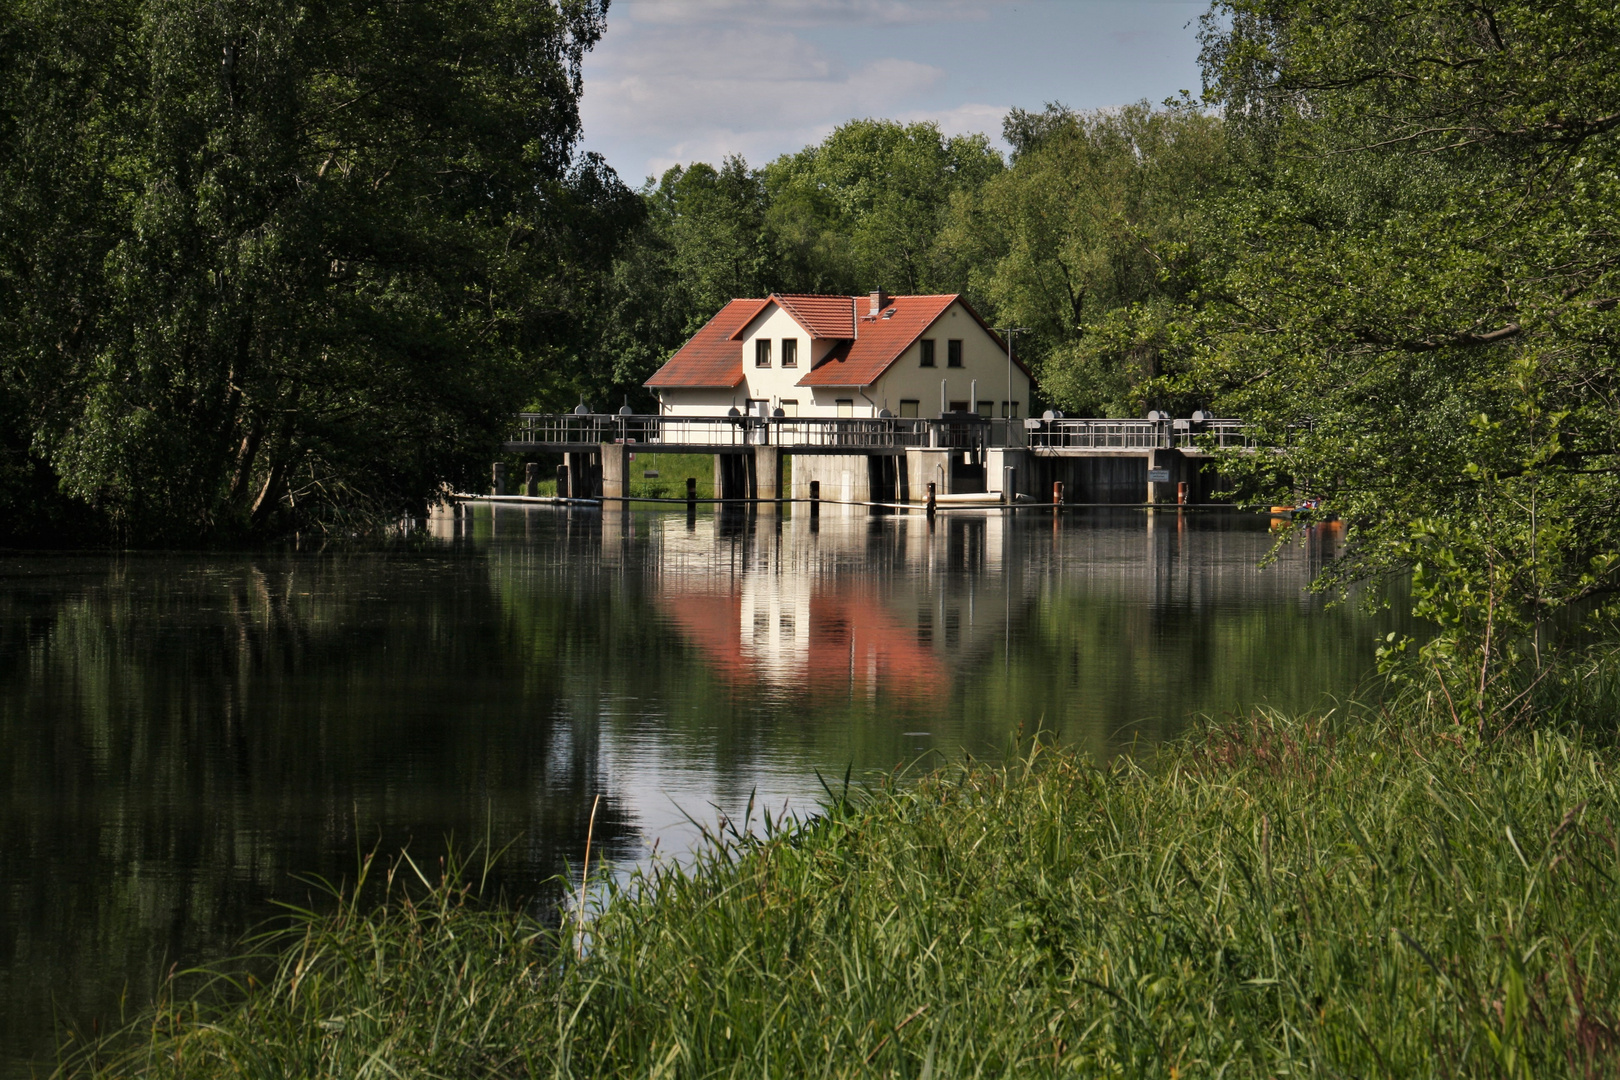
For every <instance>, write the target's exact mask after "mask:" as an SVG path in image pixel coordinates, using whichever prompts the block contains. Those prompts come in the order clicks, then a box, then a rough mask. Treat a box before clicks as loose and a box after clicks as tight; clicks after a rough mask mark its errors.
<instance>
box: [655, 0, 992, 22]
mask: <svg viewBox="0 0 1620 1080" xmlns="http://www.w3.org/2000/svg"><path fill="white" fill-rule="evenodd" d="M1007 2H1009V0H635V2H633V3H631V4H630V5H629V12H630V17H631V18H632V19H634V20H635V21H637V22H641V23H663V24H675V25H683V26H685V25H693V24H703V23H711V24H712V23H721V22H726V23H733V24H735V23H752V24H769V25H772V26H829V25H836V24H840V23H843V24H849V25H865V26H871V25H879V26H883V25H888V26H894V25H904V24H908V23H910V24H916V23H925V22H943V21H946V20H958V19H975V20H977V19H985V18H989V15H990V12H989V9H990V8H992V7H995V6H996V5H998V4H1001V3H1007Z"/></svg>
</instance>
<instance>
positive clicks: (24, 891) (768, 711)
mask: <svg viewBox="0 0 1620 1080" xmlns="http://www.w3.org/2000/svg"><path fill="white" fill-rule="evenodd" d="M471 524H472V527H473V529H474V534H475V538H476V541H477V542H476V544H475V545H474V550H472V551H468V550H466V549H465V548H464V547H462V546H459V545H460V544H461V543H462V542H461V541H455V542H452V543H451V544H448V545H446V546H444V547H442V548H438V549H430V550H426V551H415V552H399V553H394V554H372V555H347V556H343V555H339V556H322V557H307V556H291V555H289V556H285V557H262V556H255V557H241V558H236V557H229V556H220V557H210V558H206V559H204V558H163V557H157V556H153V557H143V558H129V559H122V560H108V559H95V558H48V559H38V560H32V561H28V562H25V563H21V564H14V565H21V566H23V567H25V568H26V569H27V570H28V571H29V573H28V574H25V575H23V576H14V577H11V578H9V579H4V580H0V680H3V681H0V778H3V780H4V782H5V792H4V795H0V800H3V801H0V882H3V883H4V884H3V887H0V1017H3V1019H0V1035H3V1036H4V1037H6V1038H7V1039H8V1042H9V1044H10V1045H11V1046H13V1047H23V1048H25V1049H30V1048H31V1049H33V1050H35V1051H43V1050H45V1049H46V1048H47V1046H48V1043H49V1040H50V1034H49V1025H50V1021H49V1017H50V1015H51V1014H50V1002H49V999H48V998H47V997H46V996H45V995H46V994H48V993H50V992H55V993H56V995H57V997H58V1000H59V1001H60V1002H61V1004H62V1005H63V1006H64V1009H65V1012H66V1013H67V1014H69V1015H79V1016H84V1015H89V1014H90V1013H91V1012H92V1011H94V1010H96V1009H104V1008H105V1007H106V1006H107V1005H109V1004H110V1002H111V1000H112V999H113V998H114V997H115V996H116V995H117V994H118V993H119V992H120V990H122V989H123V987H124V986H125V985H126V984H127V985H128V986H129V988H130V989H131V991H132V992H133V995H134V996H135V997H136V998H137V999H138V998H139V997H140V996H141V995H142V994H144V993H145V992H146V991H147V990H149V988H150V987H151V986H152V985H154V983H155V982H156V980H157V978H158V977H159V974H160V972H161V971H162V970H163V969H164V968H165V967H166V966H167V964H168V963H169V962H170V961H172V960H174V959H182V960H187V961H189V960H192V959H195V958H197V957H200V956H207V955H210V954H217V953H218V952H219V951H221V950H222V949H227V948H229V947H230V946H231V944H232V943H233V942H234V941H235V939H236V937H237V935H238V934H240V933H241V932H242V931H243V930H245V929H246V928H247V927H248V926H249V925H250V924H251V923H253V922H256V921H258V920H260V919H262V918H264V917H265V916H266V915H268V914H269V913H270V912H271V909H270V907H269V906H268V901H269V900H270V899H271V898H276V897H281V898H302V896H303V895H304V893H305V890H304V888H303V887H302V886H299V885H298V884H297V883H296V882H294V881H293V879H292V875H294V874H311V873H313V874H321V875H325V876H327V877H330V878H333V879H337V878H341V877H343V876H344V875H346V874H349V873H351V872H352V869H353V867H354V864H355V858H356V854H355V853H356V849H357V847H360V848H369V847H370V846H371V845H372V844H373V843H380V844H381V846H382V847H383V849H384V850H392V849H396V848H397V847H398V846H399V845H401V844H403V843H405V842H406V841H411V842H412V850H413V851H414V852H415V853H417V854H419V855H422V856H424V857H425V858H426V859H427V860H428V861H429V862H430V863H431V862H433V861H434V860H435V857H436V854H437V852H438V851H439V849H440V847H441V844H442V838H443V836H444V835H445V834H446V833H447V832H450V831H454V832H455V833H456V835H457V836H458V837H460V838H461V839H462V840H463V841H470V840H471V839H473V838H475V837H481V836H483V835H484V832H485V828H486V826H487V827H488V829H489V831H490V832H491V834H492V835H493V836H495V837H496V838H497V840H498V841H500V842H505V841H508V840H512V839H514V838H516V839H517V846H515V847H514V848H513V849H512V850H511V852H510V853H509V854H508V856H507V857H506V861H505V863H504V865H503V867H502V870H501V875H500V877H499V878H498V884H500V885H501V886H503V887H505V888H506V889H507V891H508V892H509V893H515V894H522V895H533V894H534V893H535V892H536V891H537V890H539V889H540V887H541V882H542V881H543V880H544V879H545V878H547V877H548V876H549V875H551V874H552V873H554V872H555V871H557V870H558V869H560V868H561V866H562V863H563V860H564V859H565V858H570V859H574V860H576V861H577V858H578V855H579V853H580V851H581V850H582V848H583V845H584V834H585V829H586V818H587V815H588V813H589V809H590V801H591V798H592V796H594V795H595V794H596V793H597V792H599V791H600V792H603V793H604V795H605V796H606V798H605V800H604V804H603V807H602V811H601V814H600V817H599V819H598V821H597V830H596V837H597V840H598V842H599V843H601V844H603V845H604V846H605V847H607V848H608V849H609V850H610V851H615V852H618V853H621V854H629V853H631V852H633V851H635V850H638V848H637V840H638V838H637V837H636V836H635V835H634V833H633V827H634V824H635V823H634V822H633V821H631V820H628V817H629V814H630V811H629V810H628V809H627V807H628V806H629V805H630V803H631V800H632V797H633V793H630V792H626V791H616V790H615V785H616V784H619V783H621V782H622V781H621V780H620V779H619V778H618V777H617V776H616V775H614V771H615V770H616V769H618V768H620V767H622V766H624V765H626V763H630V764H632V765H633V764H635V763H637V762H638V761H646V762H650V763H652V764H654V765H656V766H657V767H658V768H659V769H663V770H667V772H668V773H684V774H686V775H691V776H701V777H702V778H703V779H704V780H705V781H706V783H707V784H708V786H709V787H710V788H711V789H712V790H713V791H714V792H715V793H716V796H717V797H719V798H721V799H724V800H729V804H731V805H738V804H740V803H741V802H743V801H745V800H746V798H747V796H748V793H749V791H750V789H751V788H752V786H753V785H754V784H755V783H756V782H758V778H759V776H760V775H761V770H762V763H768V764H770V765H771V767H773V768H776V769H778V770H781V769H790V770H797V772H798V774H800V775H802V776H804V777H806V778H808V777H809V776H810V775H811V770H813V769H821V770H822V771H823V773H824V774H832V775H842V772H843V769H844V767H845V766H846V765H853V766H854V768H855V769H856V771H857V773H859V772H860V771H861V770H864V769H868V768H873V767H888V766H891V765H893V764H895V763H897V762H902V761H907V760H910V759H912V758H914V757H915V756H916V755H917V754H918V753H919V752H920V751H922V750H923V749H926V748H927V747H928V746H929V745H934V746H938V747H939V748H941V749H944V750H946V751H954V750H956V749H957V748H959V747H963V746H966V747H970V748H973V749H974V750H975V751H980V750H983V749H994V748H996V747H997V746H999V745H1001V743H1002V740H1003V739H1004V737H1005V736H1006V734H1008V733H1009V732H1011V731H1012V730H1014V729H1015V728H1016V727H1017V726H1019V725H1020V724H1022V725H1024V726H1025V728H1026V730H1028V729H1030V728H1033V727H1034V726H1036V725H1037V724H1044V725H1045V726H1046V727H1048V728H1050V729H1053V730H1056V731H1058V732H1059V733H1061V734H1062V735H1063V736H1064V737H1065V738H1067V739H1069V740H1070V741H1073V742H1079V743H1083V744H1085V745H1088V746H1092V747H1094V748H1095V749H1097V750H1098V751H1099V752H1103V753H1106V752H1108V751H1109V750H1110V749H1112V748H1114V747H1116V746H1118V745H1120V744H1121V743H1122V742H1126V741H1129V740H1130V739H1131V738H1132V737H1134V736H1135V735H1137V734H1145V735H1147V736H1149V737H1158V736H1160V735H1162V734H1165V733H1168V732H1170V731H1172V730H1174V729H1175V728H1176V727H1177V726H1178V725H1179V723H1180V722H1181V718H1182V717H1183V716H1185V714H1186V712H1187V711H1189V710H1191V709H1209V710H1220V709H1223V708H1227V707H1230V705H1232V704H1235V703H1237V702H1241V701H1247V700H1254V699H1255V697H1256V696H1270V697H1272V698H1274V699H1277V700H1280V701H1284V702H1287V701H1302V700H1308V699H1309V698H1310V697H1311V696H1312V695H1314V693H1315V692H1316V691H1317V690H1318V689H1320V688H1321V687H1322V686H1324V685H1330V686H1347V685H1348V684H1349V683H1350V682H1353V680H1354V678H1355V676H1356V675H1357V674H1359V673H1360V671H1361V670H1363V669H1364V668H1365V666H1366V662H1367V659H1368V655H1369V645H1370V638H1371V634H1370V632H1369V629H1370V628H1369V626H1368V624H1366V623H1364V622H1361V621H1359V620H1358V617H1357V616H1356V615H1355V613H1354V612H1353V611H1352V610H1349V609H1345V610H1341V611H1337V612H1329V613H1327V615H1325V616H1324V615H1323V613H1321V612H1320V611H1319V610H1318V605H1317V603H1316V602H1315V601H1312V600H1309V599H1306V598H1303V597H1302V594H1301V592H1300V588H1301V586H1302V585H1303V584H1304V583H1305V581H1306V580H1307V578H1308V576H1309V573H1310V571H1311V569H1312V560H1313V559H1319V558H1320V557H1322V555H1321V548H1320V546H1318V547H1317V548H1313V549H1308V550H1303V551H1297V552H1291V553H1290V554H1289V555H1288V556H1287V557H1286V558H1285V559H1284V560H1283V561H1282V562H1281V563H1279V564H1278V565H1276V566H1273V567H1271V568H1269V569H1265V570H1260V569H1257V567H1256V563H1257V562H1258V560H1259V558H1260V556H1261V555H1262V554H1263V553H1264V552H1265V550H1266V548H1267V545H1268V544H1269V537H1268V534H1267V532H1266V529H1265V525H1264V523H1263V522H1259V523H1257V522H1254V521H1253V520H1252V519H1242V518H1235V517H1219V516H1209V517H1199V518H1194V517H1191V516H1189V517H1186V518H1178V517H1177V516H1175V515H1159V516H1158V517H1156V518H1154V519H1153V524H1152V528H1151V530H1150V529H1149V528H1148V527H1147V524H1146V521H1145V519H1144V518H1143V517H1141V516H1140V515H1138V514H1134V513H1129V514H1121V515H1114V516H1109V515H1106V514H1104V515H1093V516H1091V517H1088V518H1085V519H1080V518H1072V519H1069V518H1066V519H1064V520H1063V521H1062V522H1061V523H1059V524H1058V525H1057V526H1056V527H1054V526H1053V525H1052V522H1051V521H1050V518H1049V517H1047V516H1042V515H1039V514H1036V515H1031V516H1026V517H1021V518H1020V520H1019V522H1018V523H1017V525H1016V527H1011V528H1009V526H1010V525H1011V523H1009V522H1006V521H1003V520H1002V519H1000V518H999V517H994V516H985V515H982V514H981V515H972V514H942V515H940V517H939V518H938V519H937V520H936V522H935V524H934V526H933V527H932V528H930V527H929V525H928V523H927V522H926V521H925V520H924V519H922V518H921V517H920V516H910V517H905V516H901V517H869V516H867V515H864V514H859V515H850V516H845V515H844V514H842V513H841V512H837V511H829V512H827V513H825V514H824V515H823V516H822V517H821V518H820V519H819V520H818V521H817V522H816V523H815V527H814V528H812V524H811V522H810V520H809V519H808V518H807V517H806V516H804V515H795V516H787V517H783V516H779V515H776V514H774V513H771V512H769V511H765V512H756V513H753V514H747V513H744V514H740V515H729V516H725V517H722V518H721V519H719V520H717V519H716V518H715V517H714V516H712V515H710V514H707V513H705V514H702V515H697V516H694V517H693V518H691V519H688V518H687V516H686V515H684V514H681V513H676V514H674V515H667V514H646V513H632V514H629V515H624V514H618V515H615V514H601V513H598V512H595V511H591V512H585V513H578V512H576V513H571V514H560V513H556V512H552V511H549V510H548V511H544V512H538V513H508V512H505V511H503V512H502V513H501V515H500V516H499V517H497V518H495V519H493V520H492V519H491V518H490V517H488V516H487V515H486V516H484V517H481V518H478V519H475V520H474V521H473V522H472V523H471ZM695 627H707V628H709V629H708V631H705V632H712V634H713V635H714V637H713V640H705V638H704V636H703V633H699V632H696V631H695V630H694V628H695ZM715 642H720V645H716V644H715ZM812 644H814V645H815V646H816V647H815V648H811V647H810V646H811V645H812ZM801 646H803V656H802V662H801V661H800V660H798V659H794V658H795V657H797V656H798V654H797V653H796V652H794V650H797V649H800V648H801ZM717 650H719V652H724V651H725V650H729V651H730V655H731V656H732V658H733V661H732V666H731V667H730V668H729V669H728V667H727V665H726V664H725V663H721V662H717V655H719V652H717ZM789 660H793V663H789V662H788V661H789ZM795 664H797V665H798V666H794V665H795ZM1143 718H1155V719H1153V720H1151V721H1150V723H1149V724H1148V725H1147V726H1146V727H1144V726H1143V725H1142V724H1141V723H1140V721H1142V719H1143ZM919 730H925V731H929V732H932V733H933V735H934V739H933V741H932V743H929V742H927V741H923V742H919V741H918V740H916V739H915V738H912V737H910V736H907V735H906V733H907V732H909V731H919ZM699 809H701V808H699Z"/></svg>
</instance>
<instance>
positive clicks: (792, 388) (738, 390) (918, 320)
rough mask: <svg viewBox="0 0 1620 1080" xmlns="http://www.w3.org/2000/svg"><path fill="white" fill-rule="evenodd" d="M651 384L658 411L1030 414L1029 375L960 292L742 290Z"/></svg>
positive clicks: (837, 414)
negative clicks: (750, 293)
mask: <svg viewBox="0 0 1620 1080" xmlns="http://www.w3.org/2000/svg"><path fill="white" fill-rule="evenodd" d="M646 385H647V386H648V387H649V388H651V389H652V390H653V391H654V392H655V393H656V394H657V395H658V400H659V405H660V412H662V413H663V414H665V415H673V416H721V415H725V414H726V413H728V412H729V410H731V409H732V408H736V409H737V410H739V411H740V412H744V413H748V414H752V415H756V416H771V415H777V410H781V415H783V416H804V417H850V418H861V417H876V416H880V415H884V414H885V412H887V414H888V415H891V416H900V417H924V418H938V417H940V416H942V415H944V414H946V413H965V412H977V413H979V414H980V415H982V416H987V417H989V416H999V417H1018V416H1025V415H1027V414H1028V407H1029V400H1030V374H1029V370H1028V369H1027V368H1026V367H1024V365H1023V363H1022V361H1019V360H1017V359H1016V358H1009V356H1008V354H1007V346H1006V343H1005V342H1003V341H1002V339H1001V338H1000V337H999V336H998V335H997V334H996V333H995V331H993V330H991V329H990V327H988V326H986V325H985V322H984V320H983V319H981V318H980V317H979V315H978V313H977V312H975V311H974V310H973V308H972V307H971V306H970V305H969V304H968V303H967V301H966V300H964V299H963V298H962V297H961V295H960V294H955V293H952V294H946V295H938V296H887V295H885V294H883V293H881V292H874V293H872V294H870V295H869V296H810V295H792V294H775V293H773V294H772V295H770V296H768V297H766V298H764V299H763V300H733V301H731V302H730V303H729V304H727V305H726V306H725V307H723V308H721V309H720V311H719V312H718V313H717V314H716V315H715V316H714V318H712V319H710V320H709V321H708V323H707V324H705V325H704V327H703V329H701V330H699V331H698V332H697V333H696V334H694V335H693V336H692V340H690V341H688V342H687V343H686V344H685V345H683V346H681V348H680V349H679V350H678V351H677V352H676V353H675V355H674V356H671V357H670V358H669V360H668V361H667V362H666V363H665V364H664V366H663V367H661V368H659V369H658V372H657V373H656V374H655V375H653V377H652V378H651V379H648V380H647V383H646Z"/></svg>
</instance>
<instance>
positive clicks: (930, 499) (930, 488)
mask: <svg viewBox="0 0 1620 1080" xmlns="http://www.w3.org/2000/svg"><path fill="white" fill-rule="evenodd" d="M933 518H934V482H933V481H932V480H930V481H928V519H929V520H930V521H932V520H933Z"/></svg>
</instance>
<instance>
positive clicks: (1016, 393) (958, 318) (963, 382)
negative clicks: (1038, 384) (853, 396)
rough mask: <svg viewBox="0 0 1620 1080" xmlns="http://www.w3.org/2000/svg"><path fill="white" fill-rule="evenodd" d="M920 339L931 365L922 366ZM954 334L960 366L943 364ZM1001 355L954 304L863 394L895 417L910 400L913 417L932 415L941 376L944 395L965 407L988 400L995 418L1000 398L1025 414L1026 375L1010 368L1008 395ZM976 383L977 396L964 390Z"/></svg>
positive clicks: (936, 411)
mask: <svg viewBox="0 0 1620 1080" xmlns="http://www.w3.org/2000/svg"><path fill="white" fill-rule="evenodd" d="M923 338H932V339H933V341H934V363H935V365H936V366H935V367H931V368H925V367H923V366H922V346H921V344H920V342H921V341H922V339H923ZM952 338H957V339H959V340H960V341H961V342H962V366H961V367H959V368H953V367H947V366H946V365H947V364H948V363H949V360H948V352H949V349H948V346H947V344H946V343H947V342H948V341H950V340H951V339H952ZM1008 367H1009V364H1008V363H1007V354H1006V353H1005V352H1004V351H1003V350H1002V349H1001V347H1000V346H999V345H997V344H996V340H995V339H994V338H993V337H991V336H990V335H989V334H987V333H985V332H984V328H983V327H981V326H980V325H979V323H978V320H976V319H974V318H973V316H971V315H969V314H968V313H967V312H966V311H965V310H963V308H962V305H961V304H960V303H954V304H952V305H951V306H950V307H949V308H947V309H946V310H945V311H944V312H942V313H941V314H940V316H939V318H938V319H935V320H934V322H933V323H932V324H931V325H930V326H929V327H928V329H927V330H924V331H923V332H922V334H921V336H920V337H919V338H918V341H917V342H914V343H913V344H912V345H911V346H910V347H909V348H908V349H906V351H905V352H904V353H902V354H900V359H898V360H896V361H895V362H894V363H893V364H891V365H890V366H889V370H888V371H887V372H885V373H884V376H883V378H882V379H880V380H879V381H878V383H877V385H876V386H874V387H872V388H870V389H868V390H867V391H866V393H867V394H868V395H869V396H871V397H873V398H875V399H877V402H878V404H879V406H882V405H884V404H885V402H886V403H887V405H888V408H889V410H890V411H891V412H893V413H894V414H895V415H896V416H899V415H900V402H901V401H903V400H905V399H907V398H910V399H912V400H914V401H916V402H917V403H918V407H917V415H919V416H924V417H933V418H937V417H938V416H939V413H940V408H939V403H940V393H939V389H940V387H939V384H940V380H941V379H943V380H945V384H946V386H945V389H946V398H947V402H950V401H966V402H968V409H969V410H972V409H974V408H976V407H977V406H976V401H989V402H993V404H992V405H991V411H992V414H993V415H995V416H1001V415H1002V410H1003V402H1006V401H1009V400H1011V401H1016V402H1018V415H1019V416H1028V415H1029V376H1027V375H1025V374H1024V373H1023V372H1022V371H1021V370H1019V369H1018V368H1017V367H1016V366H1012V372H1011V373H1012V397H1011V398H1010V399H1009V398H1008V396H1007V381H1008V379H1007V377H1008ZM975 379H977V380H978V383H979V387H978V397H977V398H976V399H975V398H974V397H973V395H972V394H971V393H970V391H971V389H972V384H973V381H974V380H975Z"/></svg>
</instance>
